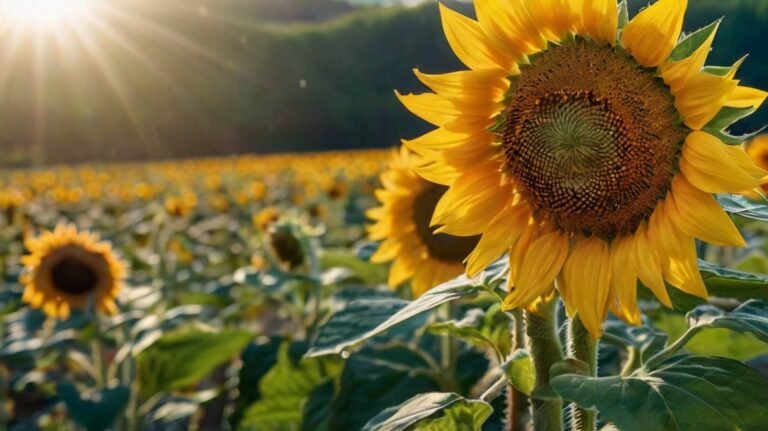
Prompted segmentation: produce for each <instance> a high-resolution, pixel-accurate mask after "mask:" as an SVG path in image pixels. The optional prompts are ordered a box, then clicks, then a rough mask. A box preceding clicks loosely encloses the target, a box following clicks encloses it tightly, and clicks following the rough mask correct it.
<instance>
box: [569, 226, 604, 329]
mask: <svg viewBox="0 0 768 431" xmlns="http://www.w3.org/2000/svg"><path fill="white" fill-rule="evenodd" d="M610 277H611V253H610V250H609V248H608V243H606V242H605V241H603V240H602V239H599V238H580V239H579V240H577V241H576V244H575V245H574V247H573V251H571V255H570V256H569V257H568V260H567V261H566V262H565V266H564V267H563V280H564V281H565V284H566V286H568V290H569V292H570V294H569V295H568V298H567V299H566V298H565V297H564V298H563V299H564V300H568V301H570V302H571V307H572V308H573V309H575V310H576V313H577V314H578V316H579V318H580V319H581V321H582V322H583V323H584V326H585V327H586V328H587V329H588V330H589V333H590V334H591V335H592V337H594V338H595V339H597V338H600V335H601V334H602V326H603V321H604V320H605V315H606V313H607V312H608V311H607V308H608V298H609V296H610Z"/></svg>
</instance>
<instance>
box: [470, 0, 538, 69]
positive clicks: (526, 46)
mask: <svg viewBox="0 0 768 431" xmlns="http://www.w3.org/2000/svg"><path fill="white" fill-rule="evenodd" d="M474 4H475V11H476V12H477V18H478V21H479V22H480V26H481V27H482V28H483V31H484V32H485V34H486V35H488V38H489V39H491V40H493V41H494V45H495V46H502V47H506V50H507V52H508V55H509V56H510V57H511V58H519V57H520V56H522V55H525V54H528V53H531V52H536V51H540V50H542V49H544V48H545V47H546V46H547V42H546V39H544V37H543V36H542V35H541V32H540V31H539V29H538V28H537V27H536V25H535V24H534V22H533V21H532V20H531V16H530V11H529V10H528V6H527V4H526V2H525V1H521V0H510V1H506V2H504V1H499V0H475V2H474ZM501 49H504V48H501ZM510 72H512V71H510Z"/></svg>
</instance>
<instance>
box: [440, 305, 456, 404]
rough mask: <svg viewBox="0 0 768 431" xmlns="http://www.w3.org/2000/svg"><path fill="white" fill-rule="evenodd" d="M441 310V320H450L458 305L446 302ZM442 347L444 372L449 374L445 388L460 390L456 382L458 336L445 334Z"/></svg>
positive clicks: (446, 374) (447, 389)
mask: <svg viewBox="0 0 768 431" xmlns="http://www.w3.org/2000/svg"><path fill="white" fill-rule="evenodd" d="M440 311H441V314H442V316H441V317H442V319H441V320H444V321H450V320H451V319H452V318H453V316H454V314H455V312H456V307H455V306H454V303H453V302H449V303H447V304H445V305H444V306H443V307H442V308H441V310H440ZM441 347H442V355H441V356H442V358H441V364H442V369H443V374H444V375H445V376H447V379H446V382H447V383H448V387H447V388H445V389H446V391H449V392H451V391H456V390H458V388H457V384H456V366H457V363H458V358H459V346H458V343H457V340H456V338H454V337H452V336H450V335H449V334H446V335H444V336H443V339H442V346H441Z"/></svg>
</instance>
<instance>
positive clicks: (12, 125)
mask: <svg viewBox="0 0 768 431" xmlns="http://www.w3.org/2000/svg"><path fill="white" fill-rule="evenodd" d="M145 1H147V2H149V3H142V2H130V1H127V0H124V1H121V2H118V3H117V4H119V5H120V7H121V10H120V11H119V12H120V13H117V12H114V13H110V14H107V15H106V16H105V18H104V20H103V23H102V26H103V27H104V28H109V29H110V31H105V30H98V29H93V31H90V32H88V33H89V34H87V35H86V36H85V37H82V38H81V40H80V41H79V42H78V39H77V38H75V37H71V38H70V39H72V40H70V41H69V43H68V44H64V43H52V42H51V41H49V42H48V43H47V44H46V45H44V46H43V47H42V48H39V47H35V46H34V44H33V43H32V42H30V41H26V42H22V43H20V44H19V46H17V48H18V49H17V50H16V55H15V60H14V61H13V63H12V64H10V65H6V66H5V71H4V72H3V75H0V77H5V78H6V79H5V80H0V83H2V82H4V83H5V85H4V86H3V88H2V104H0V128H1V130H3V133H2V134H0V146H2V148H3V149H4V150H6V152H5V157H4V160H3V162H4V164H14V163H15V164H24V163H29V162H31V161H33V160H35V161H37V162H45V163H56V162H78V161H85V160H118V159H119V160H125V159H147V158H165V157H187V156H200V155H212V154H230V153H237V152H274V151H280V152H282V151H303V150H323V149H345V148H361V147H386V146H392V145H395V144H396V143H397V142H398V141H399V138H401V137H411V136H415V135H417V134H418V133H421V132H423V131H424V130H426V129H427V126H426V125H425V124H423V123H422V122H421V121H419V120H418V119H416V118H414V117H413V116H412V115H410V114H408V113H407V112H406V111H405V109H403V108H402V107H401V106H400V105H399V104H398V102H397V101H396V99H395V98H394V95H393V90H394V89H400V90H402V91H406V92H407V91H413V90H418V89H419V88H420V87H419V86H418V84H417V82H416V80H415V78H414V77H413V75H412V72H411V70H412V68H414V67H418V68H420V69H422V70H425V71H429V72H444V71H449V70H453V69H456V68H459V67H461V66H460V65H459V63H458V62H457V61H456V60H455V59H454V58H453V56H452V54H451V53H450V50H449V48H448V46H447V43H446V42H445V41H444V38H443V34H442V30H441V28H440V24H439V18H438V14H437V7H436V6H435V5H434V4H427V5H424V6H421V7H418V8H413V9H377V8H363V9H360V10H352V9H350V7H349V6H347V5H346V4H343V5H342V4H340V3H337V2H335V1H333V0H324V2H323V3H320V2H317V0H311V1H312V2H317V3H314V4H315V7H312V8H310V7H309V6H306V5H308V4H309V2H310V0H295V1H294V2H287V3H284V5H283V6H282V9H280V8H275V7H262V8H261V9H259V7H258V5H259V4H261V3H260V2H248V1H246V0H227V1H221V2H217V3H215V5H216V7H215V8H213V6H204V7H203V6H199V5H198V4H197V3H195V4H193V5H192V6H189V5H188V3H183V2H180V3H172V4H176V5H177V6H176V7H165V8H150V7H147V4H151V1H149V0H145ZM640 3H643V2H635V4H633V6H635V7H636V6H637V4H640ZM169 4H171V3H169ZM211 4H213V3H211ZM302 4H304V5H305V6H306V7H305V8H304V9H302V8H301V7H297V6H296V5H299V6H301V5H302ZM195 5H198V6H195ZM290 5H294V6H290ZM317 5H321V6H317ZM262 6H263V4H262ZM461 7H462V8H463V9H465V10H466V9H467V8H468V7H469V6H468V5H461ZM722 15H727V19H726V21H725V23H724V24H723V26H722V28H721V31H720V34H719V37H718V42H717V46H716V49H715V51H714V53H713V55H712V59H713V61H715V62H717V63H721V64H731V63H732V62H734V61H735V60H737V59H738V58H740V57H741V55H742V54H743V53H747V52H748V53H750V54H751V56H750V58H749V60H748V61H747V62H746V63H745V65H744V66H743V68H742V72H741V75H740V76H741V77H742V78H743V81H744V82H745V83H746V84H749V85H754V86H762V87H764V88H768V47H767V46H766V44H765V43H764V41H765V40H766V38H768V30H766V28H768V27H767V26H766V24H768V3H767V2H764V1H760V0H741V1H730V2H721V1H717V0H692V1H691V9H690V12H689V16H688V25H687V27H688V28H689V29H695V28H698V27H701V26H703V25H705V24H707V23H709V22H711V21H712V20H714V19H716V18H717V17H719V16H722ZM128 17H140V19H139V18H128ZM333 17H337V18H335V19H331V18H333ZM328 19H330V20H328ZM296 22H300V23H296ZM8 39H9V38H7V37H3V39H2V40H3V41H4V42H2V44H3V45H4V46H2V47H0V48H2V49H3V52H7V51H8V50H9V49H10V46H9V44H10V43H11V42H9V40H8ZM83 39H85V40H87V41H90V42H88V43H84V42H83ZM41 51H42V52H43V55H42V56H41V55H40V52H41ZM6 57H7V56H6ZM41 57H42V58H43V61H42V66H41V67H38V68H37V69H36V66H35V65H40V64H41V60H40V59H41ZM35 70H37V71H38V72H34V71H35ZM751 121H752V122H751V123H750V124H747V125H746V126H748V127H756V126H757V125H758V124H760V123H768V117H767V116H766V115H765V113H763V115H759V116H756V117H755V118H754V119H753V120H751ZM35 125H37V126H41V125H42V126H44V127H36V126H35ZM36 143H37V144H36ZM35 148H36V149H35Z"/></svg>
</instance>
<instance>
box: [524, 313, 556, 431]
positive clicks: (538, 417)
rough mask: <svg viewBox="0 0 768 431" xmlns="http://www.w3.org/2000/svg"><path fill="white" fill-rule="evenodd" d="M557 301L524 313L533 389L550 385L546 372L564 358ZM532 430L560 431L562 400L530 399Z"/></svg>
mask: <svg viewBox="0 0 768 431" xmlns="http://www.w3.org/2000/svg"><path fill="white" fill-rule="evenodd" d="M556 305H557V301H554V300H553V301H550V302H549V304H546V305H542V306H541V307H540V308H539V312H538V313H531V312H526V313H525V323H526V325H525V331H526V334H527V335H528V346H529V350H530V352H531V358H532V359H533V368H534V371H535V374H536V389H538V388H541V387H544V386H547V385H548V384H549V369H550V368H551V367H552V365H554V364H555V363H557V362H559V361H561V360H562V359H563V349H562V345H561V344H560V339H559V338H558V336H557V324H556V322H555V307H556ZM531 404H532V405H533V429H534V431H560V430H562V429H563V411H562V410H563V402H562V401H561V400H546V401H545V400H537V399H531Z"/></svg>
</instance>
